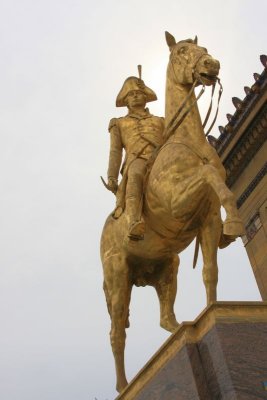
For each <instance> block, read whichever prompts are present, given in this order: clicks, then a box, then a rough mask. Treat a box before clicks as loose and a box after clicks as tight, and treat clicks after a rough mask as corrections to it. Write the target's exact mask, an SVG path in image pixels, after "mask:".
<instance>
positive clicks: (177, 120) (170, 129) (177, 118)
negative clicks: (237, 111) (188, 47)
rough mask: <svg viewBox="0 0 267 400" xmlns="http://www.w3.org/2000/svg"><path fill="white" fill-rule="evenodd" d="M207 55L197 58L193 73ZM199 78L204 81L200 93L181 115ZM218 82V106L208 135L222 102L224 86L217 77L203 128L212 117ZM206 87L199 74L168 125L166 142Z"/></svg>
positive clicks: (206, 134)
mask: <svg viewBox="0 0 267 400" xmlns="http://www.w3.org/2000/svg"><path fill="white" fill-rule="evenodd" d="M205 55H206V54H201V55H200V57H199V58H198V59H197V60H196V62H195V64H194V66H193V67H192V75H194V72H195V69H196V66H197V64H198V62H199V61H200V59H201V58H202V57H203V56H205ZM170 61H171V65H172V70H173V74H174V77H175V79H176V80H177V77H176V74H175V69H174V66H173V61H172V60H170ZM198 80H200V81H201V83H202V89H201V91H200V93H199V94H198V96H197V97H196V99H195V100H194V101H193V103H192V104H190V105H189V106H188V108H187V109H186V110H185V112H184V113H183V115H182V116H181V117H180V115H181V113H182V111H183V110H184V108H185V106H186V103H187V102H188V100H189V99H190V97H191V95H192V93H193V91H194V89H195V87H196V85H197V83H198ZM217 82H218V83H219V86H220V89H219V93H218V101H217V108H216V112H215V116H214V119H213V121H212V123H211V125H210V127H209V129H208V131H207V133H205V136H206V137H207V136H208V135H209V133H210V131H211V130H212V128H213V126H214V124H215V122H216V119H217V116H218V112H219V104H220V100H221V96H222V92H223V87H222V84H221V81H220V79H219V78H216V82H215V83H214V84H213V85H212V92H211V100H210V105H209V108H208V111H207V115H206V117H205V120H204V122H203V125H202V127H203V129H204V128H205V126H206V125H207V122H208V120H209V117H210V114H211V111H212V103H213V96H214V92H215V86H216V83H217ZM205 88H206V85H205V84H204V83H203V82H202V80H201V77H200V76H198V78H196V79H195V80H194V82H193V85H192V87H191V89H190V91H189V93H188V95H187V96H186V98H185V99H184V101H183V102H182V104H181V105H180V107H179V108H178V110H177V111H176V113H175V114H174V116H173V117H172V119H171V120H170V122H169V124H168V126H167V127H166V130H165V134H164V138H165V142H166V141H167V140H168V139H169V138H170V137H171V136H172V135H173V133H174V131H175V130H176V129H177V128H178V127H179V126H180V125H181V123H182V122H183V121H184V119H185V117H186V116H187V115H188V114H189V112H190V111H191V109H192V108H193V106H194V105H195V104H196V103H197V102H198V100H199V99H200V97H201V96H202V95H203V93H204V92H205Z"/></svg>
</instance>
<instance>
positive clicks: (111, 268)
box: [104, 255, 132, 393]
mask: <svg viewBox="0 0 267 400" xmlns="http://www.w3.org/2000/svg"><path fill="white" fill-rule="evenodd" d="M104 275H105V282H104V287H105V293H106V297H107V303H108V305H109V313H110V317H111V331H110V342H111V347H112V351H113V355H114V359H115V367H116V376H117V384H116V389H117V391H118V392H119V393H120V392H121V391H122V390H123V389H124V388H125V386H127V384H128V383H127V379H126V375H125V366H124V349H125V338H126V333H125V327H126V326H127V323H128V313H129V303H130V296H131V288H132V285H131V283H130V278H129V267H128V264H127V263H126V260H125V259H124V257H122V256H119V255H115V256H112V257H109V259H108V261H106V262H105V266H104Z"/></svg>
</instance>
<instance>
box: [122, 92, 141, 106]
mask: <svg viewBox="0 0 267 400" xmlns="http://www.w3.org/2000/svg"><path fill="white" fill-rule="evenodd" d="M126 102H127V106H128V107H129V108H132V107H145V105H146V95H145V94H144V93H143V92H142V91H141V90H131V91H130V92H129V93H128V94H127V97H126Z"/></svg>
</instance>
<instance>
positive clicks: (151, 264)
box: [101, 32, 243, 392]
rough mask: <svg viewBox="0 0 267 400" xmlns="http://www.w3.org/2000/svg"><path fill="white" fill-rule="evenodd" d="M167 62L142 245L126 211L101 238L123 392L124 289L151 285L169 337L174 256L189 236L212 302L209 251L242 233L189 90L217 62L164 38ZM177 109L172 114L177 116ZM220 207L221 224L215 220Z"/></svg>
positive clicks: (213, 268)
mask: <svg viewBox="0 0 267 400" xmlns="http://www.w3.org/2000/svg"><path fill="white" fill-rule="evenodd" d="M166 41H167V44H168V46H169V49H170V60H169V63H168V67H167V76H166V107H165V125H166V128H165V133H164V137H165V143H164V145H163V146H162V147H161V148H160V149H159V151H158V153H157V156H156V158H155V161H154V163H153V165H152V167H151V170H150V173H149V176H148V178H147V180H146V184H145V187H144V206H143V218H144V220H145V225H146V231H145V236H144V240H139V241H133V240H130V239H129V238H128V236H127V232H128V225H127V220H126V215H125V214H126V213H127V209H126V211H125V212H124V213H123V214H122V216H121V217H120V218H119V219H114V218H113V217H112V215H110V216H109V217H108V218H107V220H106V223H105V225H104V228H103V233H102V237H101V260H102V264H103V271H104V284H103V288H104V292H105V296H106V302H107V307H108V311H109V314H110V318H111V331H110V341H111V346H112V351H113V354H114V359H115V367H116V377H117V383H116V389H117V391H118V392H122V390H123V389H124V388H125V387H126V386H127V384H128V383H127V379H126V375H125V366H124V349H125V339H126V332H125V330H126V328H128V327H129V304H130V297H131V290H132V287H133V285H136V286H146V285H150V286H153V287H154V288H155V290H156V293H157V295H158V298H159V303H160V326H161V327H162V328H164V329H166V330H168V331H170V332H174V331H175V330H176V329H177V328H178V326H179V324H178V322H177V320H176V317H175V314H174V309H173V307H174V301H175V297H176V291H177V272H178V266H179V257H178V254H179V253H180V252H182V251H183V250H184V249H185V248H186V247H187V246H189V244H190V243H191V242H192V241H193V240H194V239H195V238H197V242H198V243H199V244H200V247H201V251H202V255H203V263H204V265H203V281H204V285H205V289H206V297H207V304H210V303H212V302H215V301H216V287H217V282H218V266H217V249H218V247H219V246H221V247H223V246H224V245H225V244H223V242H224V243H225V239H226V243H227V244H229V243H230V242H231V241H233V240H234V239H235V238H236V237H237V236H240V235H241V234H243V225H242V222H241V220H240V218H239V216H238V213H237V209H236V205H235V199H234V196H233V194H232V193H231V191H230V190H229V189H228V188H227V186H226V184H225V178H226V174H225V170H224V167H223V165H222V163H221V161H220V158H219V156H218V155H217V153H216V150H215V149H214V148H213V147H212V146H211V145H210V144H209V142H208V140H207V138H206V136H205V134H204V130H203V127H202V123H201V118H200V114H199V111H198V107H197V101H196V96H195V93H194V88H195V87H196V86H198V85H201V84H202V85H204V86H212V85H214V84H215V82H216V80H217V78H218V74H219V69H220V64H219V61H217V60H216V59H214V58H213V57H212V56H211V55H209V54H208V52H207V49H206V48H204V47H201V46H199V45H198V44H197V40H196V39H195V40H192V39H187V40H182V41H179V42H176V40H175V38H174V37H173V36H172V35H171V34H170V33H168V32H166ZM177 108H178V110H177ZM221 206H222V207H224V209H225V211H226V219H225V221H224V222H223V221H222V219H221V214H220V209H221Z"/></svg>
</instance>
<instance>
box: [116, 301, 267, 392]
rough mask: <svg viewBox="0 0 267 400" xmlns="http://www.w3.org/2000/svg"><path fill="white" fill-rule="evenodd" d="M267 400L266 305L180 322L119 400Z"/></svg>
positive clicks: (226, 306)
mask: <svg viewBox="0 0 267 400" xmlns="http://www.w3.org/2000/svg"><path fill="white" fill-rule="evenodd" d="M265 398H266V399H267V302H216V303H213V304H212V305H210V306H209V307H207V308H206V309H205V310H204V311H203V312H202V313H201V314H200V316H199V317H198V318H197V319H196V320H195V321H194V322H184V323H182V324H181V325H180V327H179V328H178V329H177V331H176V332H175V333H174V334H172V335H171V336H170V338H169V339H168V340H167V341H166V342H165V343H164V344H163V346H162V347H161V348H160V349H159V350H158V352H157V353H156V354H155V355H154V356H153V357H152V358H151V360H150V361H148V363H147V364H146V365H145V366H144V368H143V369H142V370H141V371H140V372H139V373H138V374H137V376H136V377H135V378H134V379H133V380H132V381H131V382H130V383H129V385H128V386H127V387H126V388H125V389H124V391H123V392H122V393H121V394H120V395H119V396H118V397H117V400H133V399H134V400H215V399H218V400H219V399H220V400H253V399H255V400H256V399H265Z"/></svg>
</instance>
